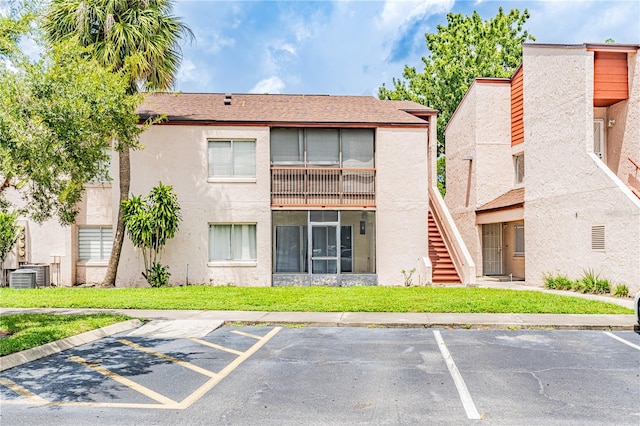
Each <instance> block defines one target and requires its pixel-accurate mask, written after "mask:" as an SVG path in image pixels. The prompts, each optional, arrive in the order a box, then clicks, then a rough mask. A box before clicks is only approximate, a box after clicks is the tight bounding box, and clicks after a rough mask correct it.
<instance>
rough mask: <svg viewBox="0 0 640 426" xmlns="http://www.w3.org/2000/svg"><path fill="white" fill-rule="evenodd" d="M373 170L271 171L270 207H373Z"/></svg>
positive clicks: (286, 169) (293, 169) (374, 172)
mask: <svg viewBox="0 0 640 426" xmlns="http://www.w3.org/2000/svg"><path fill="white" fill-rule="evenodd" d="M375 177H376V170H375V169H373V168H366V169H365V168H313V167H309V168H301V167H272V168H271V205H272V206H275V207H285V206H287V207H292V206H300V207H302V206H305V207H307V206H317V207H329V206H352V207H374V206H375V193H376V191H375Z"/></svg>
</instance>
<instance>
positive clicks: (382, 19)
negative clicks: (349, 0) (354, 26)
mask: <svg viewBox="0 0 640 426" xmlns="http://www.w3.org/2000/svg"><path fill="white" fill-rule="evenodd" d="M454 3H455V2H454V0H421V1H407V0H387V1H386V2H385V4H384V7H383V9H382V12H381V13H380V15H378V16H377V17H376V24H377V26H378V29H380V30H383V31H389V32H396V31H397V30H399V29H400V28H402V27H404V26H405V25H407V24H409V23H411V22H413V21H415V20H416V19H421V18H424V17H426V16H430V15H435V14H437V13H447V12H449V10H451V8H452V7H453V4H454Z"/></svg>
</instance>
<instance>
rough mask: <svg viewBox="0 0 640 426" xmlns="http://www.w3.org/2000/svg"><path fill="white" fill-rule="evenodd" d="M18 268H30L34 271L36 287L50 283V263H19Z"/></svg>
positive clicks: (46, 285) (47, 285)
mask: <svg viewBox="0 0 640 426" xmlns="http://www.w3.org/2000/svg"><path fill="white" fill-rule="evenodd" d="M20 269H30V270H32V271H35V272H36V287H49V286H50V285H51V265H49V264H47V263H32V264H25V265H21V266H20Z"/></svg>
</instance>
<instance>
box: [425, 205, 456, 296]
mask: <svg viewBox="0 0 640 426" xmlns="http://www.w3.org/2000/svg"><path fill="white" fill-rule="evenodd" d="M428 225H429V259H431V264H432V267H433V278H432V280H433V283H435V284H460V283H462V280H461V279H460V275H459V274H458V271H456V267H455V265H454V263H453V260H452V259H451V256H450V254H449V249H448V248H447V245H446V244H445V242H444V239H443V238H442V234H441V232H440V229H439V228H438V225H437V223H436V221H435V219H434V217H433V213H432V211H429V217H428Z"/></svg>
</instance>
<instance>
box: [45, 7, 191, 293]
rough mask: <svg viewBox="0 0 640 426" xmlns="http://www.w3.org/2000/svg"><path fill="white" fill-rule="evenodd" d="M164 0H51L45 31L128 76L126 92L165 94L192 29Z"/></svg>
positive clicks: (111, 280)
mask: <svg viewBox="0 0 640 426" xmlns="http://www.w3.org/2000/svg"><path fill="white" fill-rule="evenodd" d="M172 7H173V5H172V2H171V1H169V0H52V1H51V3H50V6H49V9H48V10H47V12H46V15H45V19H44V26H43V27H44V30H45V33H46V35H47V37H48V39H49V40H50V41H52V42H59V41H64V40H69V41H72V42H74V43H77V44H78V45H80V46H84V47H89V49H90V52H91V55H92V57H93V58H95V59H96V60H97V61H98V62H100V63H101V64H103V65H104V66H106V67H110V68H111V69H112V70H113V71H114V72H118V71H120V70H123V69H127V70H128V71H129V75H130V80H129V92H130V93H136V92H138V91H139V90H140V89H141V88H144V89H145V90H166V89H168V88H170V87H171V86H172V84H173V81H174V77H175V75H176V72H177V71H178V67H179V64H180V60H181V57H182V55H181V51H180V48H179V45H178V43H179V41H180V39H181V38H182V37H185V36H187V37H193V35H192V33H191V30H190V29H189V28H188V27H187V26H185V25H184V24H183V23H181V22H180V20H179V19H178V18H176V17H174V16H172V15H171V12H172ZM130 147H131V145H130V144H129V143H128V141H126V140H123V141H121V140H118V143H117V147H116V149H117V151H118V156H119V162H118V164H119V183H120V188H119V189H120V204H121V205H122V202H124V201H126V200H127V199H128V196H129V189H130V186H131V163H130V157H129V156H130V153H129V150H130ZM124 234H125V223H124V219H123V211H122V209H120V210H119V212H118V221H117V226H116V232H115V235H114V240H113V249H112V250H111V257H110V259H109V266H108V268H107V272H106V274H105V279H104V282H103V286H105V287H114V286H115V282H116V274H117V271H118V264H119V262H120V254H121V252H122V243H123V241H124Z"/></svg>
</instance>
